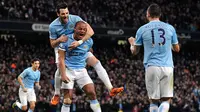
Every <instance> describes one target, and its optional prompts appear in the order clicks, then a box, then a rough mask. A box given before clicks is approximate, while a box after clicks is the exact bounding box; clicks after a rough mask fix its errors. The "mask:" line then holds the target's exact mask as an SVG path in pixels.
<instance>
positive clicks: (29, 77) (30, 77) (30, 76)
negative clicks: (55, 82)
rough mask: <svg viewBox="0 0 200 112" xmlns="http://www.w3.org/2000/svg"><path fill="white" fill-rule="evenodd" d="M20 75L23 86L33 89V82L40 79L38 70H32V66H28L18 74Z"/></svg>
mask: <svg viewBox="0 0 200 112" xmlns="http://www.w3.org/2000/svg"><path fill="white" fill-rule="evenodd" d="M20 77H22V81H23V84H24V87H25V88H31V89H33V87H34V84H35V82H39V80H40V71H39V70H36V71H33V69H32V67H28V68H27V69H25V70H24V71H23V72H22V73H21V74H20ZM20 87H21V86H20Z"/></svg>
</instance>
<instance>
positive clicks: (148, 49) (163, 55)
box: [134, 20, 178, 68]
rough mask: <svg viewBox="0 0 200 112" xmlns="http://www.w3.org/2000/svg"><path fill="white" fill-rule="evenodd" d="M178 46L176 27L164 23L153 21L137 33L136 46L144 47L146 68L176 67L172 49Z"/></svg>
mask: <svg viewBox="0 0 200 112" xmlns="http://www.w3.org/2000/svg"><path fill="white" fill-rule="evenodd" d="M173 44H178V39H177V35H176V31H175V29H174V27H173V26H172V25H170V24H167V23H164V22H162V21H158V20H155V21H151V22H149V23H147V24H145V25H143V26H141V27H140V28H139V29H138V30H137V32H136V40H135V43H134V45H136V46H141V45H143V46H144V60H143V63H144V66H145V68H146V67H148V66H161V67H174V64H173V59H172V50H171V47H172V45H173Z"/></svg>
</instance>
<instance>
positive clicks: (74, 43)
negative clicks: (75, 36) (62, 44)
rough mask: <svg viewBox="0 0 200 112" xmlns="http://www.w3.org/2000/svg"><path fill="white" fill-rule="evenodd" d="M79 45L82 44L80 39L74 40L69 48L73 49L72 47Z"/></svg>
mask: <svg viewBox="0 0 200 112" xmlns="http://www.w3.org/2000/svg"><path fill="white" fill-rule="evenodd" d="M79 45H80V44H79V42H78V41H74V42H72V43H71V45H70V46H69V47H68V48H69V50H72V49H74V48H76V47H78V46H79Z"/></svg>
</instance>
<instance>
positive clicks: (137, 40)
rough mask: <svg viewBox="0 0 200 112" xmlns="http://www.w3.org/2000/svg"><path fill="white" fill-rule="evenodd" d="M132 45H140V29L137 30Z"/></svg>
mask: <svg viewBox="0 0 200 112" xmlns="http://www.w3.org/2000/svg"><path fill="white" fill-rule="evenodd" d="M134 45H136V46H137V45H138V46H140V45H142V30H141V28H139V29H138V30H137V32H136V35H135V43H134Z"/></svg>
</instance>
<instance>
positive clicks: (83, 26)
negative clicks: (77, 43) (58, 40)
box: [74, 23, 87, 40]
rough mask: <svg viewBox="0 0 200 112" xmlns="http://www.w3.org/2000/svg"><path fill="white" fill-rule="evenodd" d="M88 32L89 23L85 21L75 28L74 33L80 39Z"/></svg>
mask: <svg viewBox="0 0 200 112" xmlns="http://www.w3.org/2000/svg"><path fill="white" fill-rule="evenodd" d="M86 32H87V24H85V23H79V24H78V25H77V26H76V28H75V30H74V33H75V34H76V37H77V38H78V40H80V39H82V38H83V37H84V36H85V34H86Z"/></svg>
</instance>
